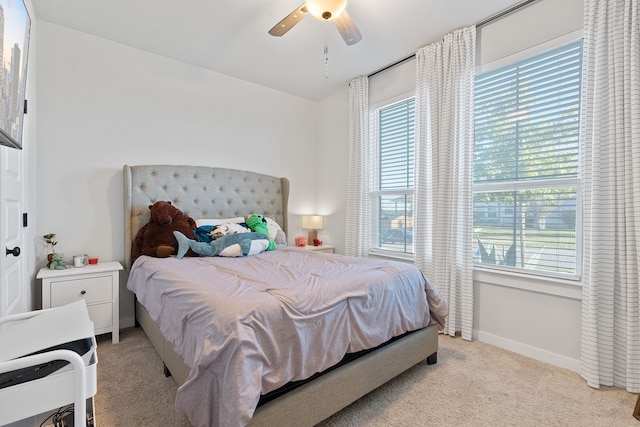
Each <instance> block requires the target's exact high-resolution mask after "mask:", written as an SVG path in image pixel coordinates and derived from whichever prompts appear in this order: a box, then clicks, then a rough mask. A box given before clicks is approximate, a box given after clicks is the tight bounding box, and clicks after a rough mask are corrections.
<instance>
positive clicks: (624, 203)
mask: <svg viewBox="0 0 640 427" xmlns="http://www.w3.org/2000/svg"><path fill="white" fill-rule="evenodd" d="M583 64H584V66H583V75H582V79H583V81H582V83H583V85H582V123H581V126H582V127H581V142H580V143H581V161H582V174H583V185H584V188H583V206H584V209H583V212H584V215H583V218H584V219H583V221H584V224H583V229H584V253H583V282H584V283H583V286H584V287H583V300H582V356H581V374H582V376H583V377H584V378H585V380H586V381H587V383H588V384H589V385H590V386H592V387H595V388H599V386H600V385H605V386H617V387H624V388H626V389H627V390H628V391H630V392H634V393H637V392H640V311H639V305H640V294H639V292H638V288H639V284H638V280H639V271H638V270H639V266H640V0H585V16H584V61H583Z"/></svg>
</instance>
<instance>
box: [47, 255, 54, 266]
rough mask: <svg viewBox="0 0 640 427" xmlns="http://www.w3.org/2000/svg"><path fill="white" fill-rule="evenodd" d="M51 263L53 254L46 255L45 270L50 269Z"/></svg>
mask: <svg viewBox="0 0 640 427" xmlns="http://www.w3.org/2000/svg"><path fill="white" fill-rule="evenodd" d="M52 262H53V254H47V268H49V267H51V263H52Z"/></svg>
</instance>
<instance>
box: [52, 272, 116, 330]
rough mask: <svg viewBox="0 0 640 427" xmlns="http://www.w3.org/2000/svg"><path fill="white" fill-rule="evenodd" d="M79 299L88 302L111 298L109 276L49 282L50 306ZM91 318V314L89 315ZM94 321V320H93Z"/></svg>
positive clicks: (111, 289) (93, 302) (111, 282)
mask: <svg viewBox="0 0 640 427" xmlns="http://www.w3.org/2000/svg"><path fill="white" fill-rule="evenodd" d="M79 299H84V300H85V301H86V302H87V305H89V304H95V303H98V302H101V301H112V300H113V280H112V278H111V276H102V277H91V278H85V279H76V280H70V279H66V280H60V281H52V282H51V307H58V306H61V305H64V304H68V303H70V302H73V301H77V300H79ZM91 318H92V319H93V316H91ZM94 322H95V320H94Z"/></svg>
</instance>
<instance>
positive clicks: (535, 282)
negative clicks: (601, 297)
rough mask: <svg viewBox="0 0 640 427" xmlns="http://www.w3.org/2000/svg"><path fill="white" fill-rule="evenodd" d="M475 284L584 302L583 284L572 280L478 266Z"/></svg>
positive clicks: (474, 277) (475, 270)
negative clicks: (503, 287)
mask: <svg viewBox="0 0 640 427" xmlns="http://www.w3.org/2000/svg"><path fill="white" fill-rule="evenodd" d="M473 282H474V284H477V283H478V282H481V283H487V284H490V285H497V286H505V287H509V288H516V289H522V290H526V291H531V292H539V293H544V294H549V295H556V296H561V297H565V298H571V299H576V300H582V282H580V281H576V280H570V279H562V278H557V277H547V276H535V275H532V274H523V273H517V272H511V271H504V270H494V269H487V268H482V267H477V266H476V267H474V268H473Z"/></svg>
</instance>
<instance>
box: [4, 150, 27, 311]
mask: <svg viewBox="0 0 640 427" xmlns="http://www.w3.org/2000/svg"><path fill="white" fill-rule="evenodd" d="M22 158H23V156H22V151H20V150H16V149H14V148H6V147H0V251H1V252H0V317H2V316H6V315H9V314H16V313H22V312H24V311H27V309H28V297H29V292H28V289H29V286H28V284H27V283H26V281H25V276H26V275H25V269H26V262H25V260H26V256H25V255H26V254H24V253H21V252H22V250H23V249H24V247H25V245H24V236H25V231H24V230H25V228H24V227H23V219H22V214H23V212H24V211H23V200H22V198H23V190H22V187H23V182H24V171H23V162H22Z"/></svg>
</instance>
